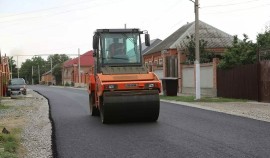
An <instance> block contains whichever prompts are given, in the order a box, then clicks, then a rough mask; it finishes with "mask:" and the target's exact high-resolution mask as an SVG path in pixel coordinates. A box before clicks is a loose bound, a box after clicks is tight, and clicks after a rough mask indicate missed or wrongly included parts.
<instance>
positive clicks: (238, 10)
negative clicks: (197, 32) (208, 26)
mask: <svg viewBox="0 0 270 158" xmlns="http://www.w3.org/2000/svg"><path fill="white" fill-rule="evenodd" d="M269 5H270V4H263V5H259V6H255V7H249V8H242V9H235V10H229V11H224V12H218V11H217V12H210V13H202V14H203V15H205V14H224V13H232V12H241V11H245V10H251V9H256V8H263V7H267V6H269Z"/></svg>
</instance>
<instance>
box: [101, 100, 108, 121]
mask: <svg viewBox="0 0 270 158" xmlns="http://www.w3.org/2000/svg"><path fill="white" fill-rule="evenodd" d="M100 119H101V122H102V123H103V124H108V123H109V119H108V116H107V115H106V107H105V106H104V103H103V98H102V97H101V98H100Z"/></svg>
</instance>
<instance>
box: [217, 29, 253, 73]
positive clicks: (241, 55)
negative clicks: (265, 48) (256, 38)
mask: <svg viewBox="0 0 270 158" xmlns="http://www.w3.org/2000/svg"><path fill="white" fill-rule="evenodd" d="M243 36H244V39H243V41H241V40H239V39H238V37H237V36H234V39H233V43H232V46H231V47H229V48H228V49H227V50H226V51H225V54H224V56H223V59H222V60H221V61H220V63H219V68H222V69H226V68H232V67H234V66H237V65H245V64H253V63H255V62H256V60H257V56H256V49H257V46H256V44H255V43H253V42H252V41H251V40H249V39H248V36H247V35H246V34H244V35H243Z"/></svg>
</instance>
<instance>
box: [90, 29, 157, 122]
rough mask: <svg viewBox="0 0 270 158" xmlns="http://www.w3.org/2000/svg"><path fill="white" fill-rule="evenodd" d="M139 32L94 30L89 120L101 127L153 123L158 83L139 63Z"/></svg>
mask: <svg viewBox="0 0 270 158" xmlns="http://www.w3.org/2000/svg"><path fill="white" fill-rule="evenodd" d="M141 34H145V44H146V46H149V45H150V39H149V34H148V33H147V32H146V31H140V30H139V29H97V30H96V31H95V33H94V36H93V49H94V53H93V56H94V60H95V66H94V71H93V73H92V74H90V82H89V87H88V92H89V106H90V113H91V115H92V116H96V115H100V117H101V120H102V122H103V123H109V122H114V121H156V120H157V119H158V116H159V106H160V105H159V101H160V100H159V93H160V91H161V82H160V80H159V79H158V77H157V76H156V75H155V74H154V73H153V72H149V71H148V69H147V68H146V67H145V66H144V64H143V62H142V54H141V38H140V36H141Z"/></svg>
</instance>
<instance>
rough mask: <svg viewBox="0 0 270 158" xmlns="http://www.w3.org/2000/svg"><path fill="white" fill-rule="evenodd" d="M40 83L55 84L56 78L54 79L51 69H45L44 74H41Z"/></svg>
mask: <svg viewBox="0 0 270 158" xmlns="http://www.w3.org/2000/svg"><path fill="white" fill-rule="evenodd" d="M41 84H45V85H55V84H56V80H55V77H54V75H53V74H52V70H50V71H47V72H45V73H44V74H42V76H41Z"/></svg>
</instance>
